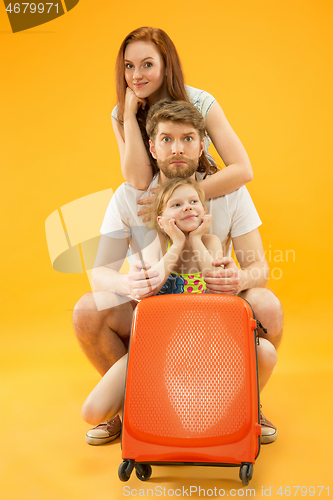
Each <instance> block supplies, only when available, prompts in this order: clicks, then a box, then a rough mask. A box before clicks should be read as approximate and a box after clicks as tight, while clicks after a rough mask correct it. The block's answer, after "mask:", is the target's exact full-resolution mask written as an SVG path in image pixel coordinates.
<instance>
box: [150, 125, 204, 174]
mask: <svg viewBox="0 0 333 500" xmlns="http://www.w3.org/2000/svg"><path fill="white" fill-rule="evenodd" d="M149 143H150V152H151V154H152V156H153V157H154V158H155V159H156V160H157V165H158V167H159V169H160V180H161V182H162V183H163V182H165V181H166V179H172V178H174V177H183V178H185V177H194V173H195V171H196V170H197V168H198V163H199V158H200V156H201V154H202V151H203V143H204V139H202V140H200V137H199V133H198V131H197V129H196V128H194V127H193V125H192V124H190V123H180V122H172V121H163V122H160V123H159V124H158V127H157V134H156V138H155V142H154V144H153V143H152V141H149Z"/></svg>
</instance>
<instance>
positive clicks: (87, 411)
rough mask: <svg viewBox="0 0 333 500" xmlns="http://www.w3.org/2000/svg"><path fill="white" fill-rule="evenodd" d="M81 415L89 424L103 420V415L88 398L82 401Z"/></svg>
mask: <svg viewBox="0 0 333 500" xmlns="http://www.w3.org/2000/svg"><path fill="white" fill-rule="evenodd" d="M81 415H82V418H83V420H84V421H85V422H87V423H88V424H90V425H98V424H100V423H101V422H102V421H103V420H104V419H103V415H101V414H100V413H99V412H98V411H97V408H96V407H95V406H94V404H93V403H92V402H91V401H90V399H89V398H87V399H86V401H85V402H84V403H83V406H82V410H81Z"/></svg>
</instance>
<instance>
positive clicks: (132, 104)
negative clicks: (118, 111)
mask: <svg viewBox="0 0 333 500" xmlns="http://www.w3.org/2000/svg"><path fill="white" fill-rule="evenodd" d="M140 106H141V107H142V108H143V109H145V107H146V100H145V99H139V97H137V96H136V95H135V93H134V92H133V90H132V89H130V88H129V87H127V88H126V95H125V111H124V116H128V115H130V114H134V115H136V114H137V112H138V111H139V108H140Z"/></svg>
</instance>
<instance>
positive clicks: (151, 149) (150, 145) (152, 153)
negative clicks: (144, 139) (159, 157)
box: [149, 139, 156, 160]
mask: <svg viewBox="0 0 333 500" xmlns="http://www.w3.org/2000/svg"><path fill="white" fill-rule="evenodd" d="M149 150H150V154H151V155H152V157H153V158H155V160H156V153H155V149H154V144H153V142H152V141H151V140H150V139H149Z"/></svg>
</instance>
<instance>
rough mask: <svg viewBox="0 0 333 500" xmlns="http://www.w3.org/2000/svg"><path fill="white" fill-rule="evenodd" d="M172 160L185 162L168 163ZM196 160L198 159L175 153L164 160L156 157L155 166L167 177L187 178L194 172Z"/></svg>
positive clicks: (196, 166) (196, 165)
mask: <svg viewBox="0 0 333 500" xmlns="http://www.w3.org/2000/svg"><path fill="white" fill-rule="evenodd" d="M174 161H183V162H186V165H170V164H171V163H172V162H174ZM198 162H199V160H192V159H191V158H188V157H187V156H183V155H175V156H172V157H171V158H167V159H166V160H158V159H157V166H158V168H159V169H160V170H161V172H163V174H164V175H165V177H167V178H168V179H173V178H174V177H181V178H182V179H187V177H191V175H193V174H194V172H196V170H197V168H198Z"/></svg>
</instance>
